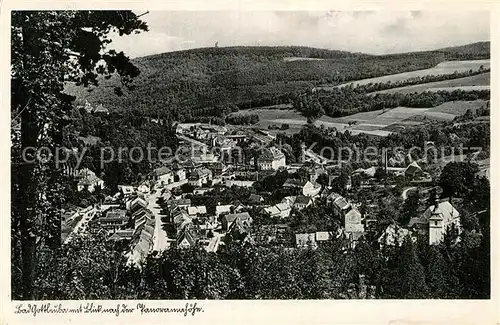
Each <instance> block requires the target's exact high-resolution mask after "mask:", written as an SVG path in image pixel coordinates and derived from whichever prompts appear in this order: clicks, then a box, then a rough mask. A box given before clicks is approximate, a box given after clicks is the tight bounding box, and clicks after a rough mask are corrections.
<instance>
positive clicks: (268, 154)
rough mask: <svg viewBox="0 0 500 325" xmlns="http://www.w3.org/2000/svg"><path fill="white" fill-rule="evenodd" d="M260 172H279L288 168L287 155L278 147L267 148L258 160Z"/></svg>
mask: <svg viewBox="0 0 500 325" xmlns="http://www.w3.org/2000/svg"><path fill="white" fill-rule="evenodd" d="M257 165H258V167H259V169H260V170H278V169H279V168H280V167H285V166H286V161H285V155H284V154H283V152H281V150H279V149H278V148H276V147H271V148H266V149H264V151H263V152H262V154H261V155H260V156H259V157H258V159H257Z"/></svg>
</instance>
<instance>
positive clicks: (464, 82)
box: [372, 72, 490, 94]
mask: <svg viewBox="0 0 500 325" xmlns="http://www.w3.org/2000/svg"><path fill="white" fill-rule="evenodd" d="M471 87H475V88H471ZM477 87H479V88H477ZM489 88H490V73H489V72H488V73H482V74H478V75H475V76H470V77H465V78H458V79H450V80H443V81H436V82H429V83H425V84H420V85H413V86H406V87H398V88H393V89H386V90H381V91H376V92H373V93H372V94H394V93H400V94H410V93H415V92H417V93H419V92H424V91H438V90H455V89H463V90H473V89H489Z"/></svg>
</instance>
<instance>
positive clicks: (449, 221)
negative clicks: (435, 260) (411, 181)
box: [408, 201, 461, 245]
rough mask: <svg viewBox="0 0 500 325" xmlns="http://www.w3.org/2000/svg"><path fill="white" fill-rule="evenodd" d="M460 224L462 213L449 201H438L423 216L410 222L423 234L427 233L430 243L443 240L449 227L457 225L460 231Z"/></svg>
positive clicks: (409, 225) (410, 224) (410, 225)
mask: <svg viewBox="0 0 500 325" xmlns="http://www.w3.org/2000/svg"><path fill="white" fill-rule="evenodd" d="M460 226H461V225H460V213H459V212H458V211H457V210H456V209H455V208H454V207H453V205H451V203H450V202H448V201H444V202H439V201H437V202H436V203H435V204H434V205H431V206H430V207H428V208H427V210H425V212H424V213H423V214H422V216H420V217H418V218H412V219H411V220H410V223H409V224H408V227H410V228H412V229H414V230H416V231H417V232H418V233H420V234H421V235H422V234H423V235H425V234H427V235H428V238H429V244H430V245H433V244H438V243H439V242H441V241H442V240H443V236H444V234H445V233H446V231H447V229H448V228H450V227H455V228H456V229H457V231H460Z"/></svg>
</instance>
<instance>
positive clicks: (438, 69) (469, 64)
mask: <svg viewBox="0 0 500 325" xmlns="http://www.w3.org/2000/svg"><path fill="white" fill-rule="evenodd" d="M481 65H482V66H483V68H485V69H488V68H490V60H468V61H446V62H441V63H439V64H438V65H436V66H435V67H433V68H430V69H422V70H415V71H410V72H404V73H397V74H392V75H387V76H382V77H376V78H368V79H362V80H357V81H353V82H348V83H345V84H341V85H338V86H327V85H325V86H319V87H316V89H323V90H331V89H332V88H337V87H343V86H347V85H353V86H356V85H366V84H369V83H386V82H388V81H391V82H395V81H404V80H407V79H410V78H415V77H424V76H427V75H441V74H452V73H453V72H455V71H457V72H466V71H469V70H473V71H476V70H479V67H480V66H481Z"/></svg>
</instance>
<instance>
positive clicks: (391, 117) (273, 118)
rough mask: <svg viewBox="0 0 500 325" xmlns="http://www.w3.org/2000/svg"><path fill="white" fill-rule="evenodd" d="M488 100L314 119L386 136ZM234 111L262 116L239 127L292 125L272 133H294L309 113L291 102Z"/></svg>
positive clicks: (341, 128) (353, 131)
mask: <svg viewBox="0 0 500 325" xmlns="http://www.w3.org/2000/svg"><path fill="white" fill-rule="evenodd" d="M485 104H486V101H483V100H475V101H455V102H446V103H443V104H441V105H439V106H436V107H432V108H412V107H396V108H392V109H382V110H376V111H371V112H361V113H356V114H353V115H349V116H344V117H335V118H333V117H329V116H326V115H324V116H322V117H321V118H320V119H318V120H316V121H315V125H316V126H320V125H324V126H325V127H335V128H336V129H337V130H338V131H340V132H345V131H347V130H349V132H351V134H359V133H365V134H371V135H378V136H387V135H389V134H391V133H392V132H395V131H398V130H401V129H404V128H406V127H409V126H413V125H418V124H422V123H424V122H428V121H433V120H435V121H451V120H453V119H454V118H455V117H456V116H459V115H463V114H464V113H465V112H466V111H467V110H468V109H470V110H472V111H475V110H477V109H478V108H480V107H482V106H484V105H485ZM283 107H285V106H283ZM233 114H256V115H258V116H259V122H258V123H257V124H254V125H251V126H238V127H247V128H261V129H268V127H269V126H277V127H281V125H282V124H288V126H289V128H288V129H286V130H271V133H273V134H276V133H279V132H285V133H287V134H294V133H297V132H299V131H300V129H301V128H302V126H303V125H305V124H307V119H306V117H304V116H303V115H301V113H300V112H298V111H296V110H293V109H290V108H289V106H286V108H282V109H275V108H274V107H272V106H271V107H270V106H268V107H266V108H254V109H248V110H244V111H239V112H236V113H233Z"/></svg>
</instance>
